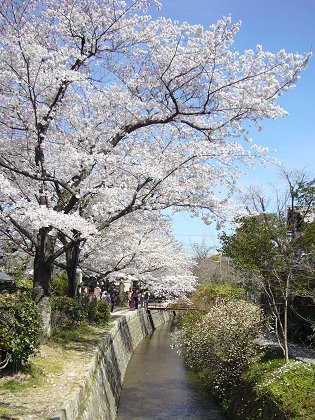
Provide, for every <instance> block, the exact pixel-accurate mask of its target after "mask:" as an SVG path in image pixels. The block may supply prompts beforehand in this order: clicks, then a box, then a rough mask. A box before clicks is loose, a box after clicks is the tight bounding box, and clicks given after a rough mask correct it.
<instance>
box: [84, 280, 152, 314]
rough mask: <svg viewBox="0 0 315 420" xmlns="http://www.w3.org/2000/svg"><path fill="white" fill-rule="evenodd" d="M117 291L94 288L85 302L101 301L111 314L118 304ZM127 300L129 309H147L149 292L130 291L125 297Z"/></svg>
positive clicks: (145, 290)
mask: <svg viewBox="0 0 315 420" xmlns="http://www.w3.org/2000/svg"><path fill="white" fill-rule="evenodd" d="M118 294H119V293H118V290H117V289H116V287H115V286H112V287H111V288H110V289H109V290H103V291H102V290H101V289H100V288H99V287H96V288H95V289H94V291H93V292H90V293H89V294H88V295H87V297H86V298H87V302H88V303H91V302H93V301H98V300H102V301H104V302H106V303H107V304H108V306H109V307H110V311H111V312H113V310H114V308H115V305H116V304H117V302H118ZM125 296H126V297H127V299H128V304H129V308H130V309H138V308H147V307H148V304H149V298H150V292H149V290H148V289H142V290H140V289H130V290H129V292H128V293H127V294H126V295H125Z"/></svg>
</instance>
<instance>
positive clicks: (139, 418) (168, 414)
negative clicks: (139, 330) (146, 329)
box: [117, 323, 225, 420]
mask: <svg viewBox="0 0 315 420" xmlns="http://www.w3.org/2000/svg"><path fill="white" fill-rule="evenodd" d="M175 328H176V326H175V325H174V324H173V323H167V324H164V325H162V326H161V327H159V328H157V329H156V330H155V331H153V333H152V334H150V335H149V336H148V337H146V338H145V339H144V340H143V341H142V342H141V343H140V344H139V346H138V347H137V348H136V350H135V352H134V355H133V356H132V359H131V360H130V362H129V365H128V368H127V371H126V375H125V379H124V383H123V389H122V393H121V398H120V402H119V407H118V414H117V419H118V420H163V419H168V420H184V419H186V418H189V419H192V420H208V419H209V420H211V419H213V420H222V419H225V417H224V416H223V414H222V413H221V411H220V409H219V408H218V406H217V405H216V403H215V401H214V400H213V398H212V397H211V395H209V393H207V392H206V391H205V390H204V389H203V388H202V387H201V385H200V382H199V381H198V378H197V376H196V374H195V373H194V372H193V371H192V370H191V369H189V368H188V367H187V366H186V365H185V363H184V360H183V358H182V357H181V356H179V355H178V354H177V353H176V351H175V350H173V349H172V348H171V346H170V345H171V338H170V333H171V332H173V331H174V329H175Z"/></svg>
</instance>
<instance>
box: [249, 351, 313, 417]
mask: <svg viewBox="0 0 315 420" xmlns="http://www.w3.org/2000/svg"><path fill="white" fill-rule="evenodd" d="M244 379H245V380H247V381H249V382H250V383H251V384H252V386H253V388H254V389H255V391H256V392H257V395H258V397H259V398H262V399H265V400H269V401H273V402H274V403H275V404H277V406H278V407H279V408H280V409H281V410H282V411H283V412H284V413H285V414H286V415H287V416H288V418H290V419H313V418H314V413H315V399H314V384H315V365H313V364H310V363H306V362H302V361H298V360H296V361H293V360H292V361H290V362H289V363H287V364H285V363H284V362H283V359H282V358H280V357H279V356H276V357H275V358H274V359H270V360H267V361H261V362H259V363H257V364H255V365H253V366H251V369H250V370H249V371H248V372H247V373H246V375H244Z"/></svg>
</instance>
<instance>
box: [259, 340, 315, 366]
mask: <svg viewBox="0 0 315 420" xmlns="http://www.w3.org/2000/svg"><path fill="white" fill-rule="evenodd" d="M259 344H260V345H262V346H264V347H268V348H271V349H274V350H277V351H279V352H280V351H281V349H280V346H279V344H278V341H277V339H276V337H275V336H273V335H271V334H268V335H265V336H264V337H262V338H261V339H260V340H259ZM288 347H289V355H290V356H293V357H294V358H296V359H297V360H301V361H303V362H308V363H313V364H315V350H312V349H309V348H307V347H304V346H301V345H299V344H294V343H289V345H288Z"/></svg>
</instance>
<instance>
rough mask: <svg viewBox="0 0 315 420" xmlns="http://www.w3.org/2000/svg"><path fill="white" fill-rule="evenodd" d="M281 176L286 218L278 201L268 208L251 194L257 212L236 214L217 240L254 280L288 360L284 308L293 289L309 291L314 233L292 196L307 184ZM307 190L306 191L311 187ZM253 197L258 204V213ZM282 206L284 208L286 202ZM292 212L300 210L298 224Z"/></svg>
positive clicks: (286, 175) (287, 304) (257, 195)
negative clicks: (228, 229) (284, 183)
mask: <svg viewBox="0 0 315 420" xmlns="http://www.w3.org/2000/svg"><path fill="white" fill-rule="evenodd" d="M285 177H286V179H287V181H288V194H287V201H288V203H289V204H290V207H289V210H290V211H291V212H290V214H289V218H287V214H286V213H285V211H283V210H281V208H280V207H278V212H277V213H267V212H266V211H265V210H266V206H265V205H264V204H265V200H264V198H263V196H262V195H259V194H255V195H253V194H252V195H251V198H252V200H253V202H254V204H255V205H254V208H255V211H256V215H252V216H248V217H243V218H240V219H238V220H237V227H236V229H235V233H233V234H231V235H227V234H225V233H223V234H222V236H221V241H222V252H223V254H224V255H226V256H229V257H230V258H232V260H233V264H234V265H235V266H236V267H238V268H240V269H242V270H247V272H251V273H252V275H254V276H252V278H253V277H254V278H255V279H256V280H258V281H256V286H257V287H259V288H260V289H261V290H262V291H263V293H264V296H265V297H267V302H268V304H269V306H270V309H271V312H272V314H273V316H274V319H275V326H276V331H277V336H278V339H279V344H280V345H281V347H282V349H283V353H284V356H285V360H286V362H288V360H289V355H288V311H289V305H290V303H291V301H292V294H293V293H301V292H302V291H303V292H302V293H303V294H305V293H307V294H308V296H313V291H312V286H311V285H310V279H314V263H313V262H314V254H313V249H314V242H313V239H314V236H313V235H312V232H313V224H312V223H307V222H305V215H306V213H298V211H301V209H300V208H299V207H297V202H298V201H297V199H298V198H299V197H302V196H303V197H305V194H306V190H304V187H305V185H306V184H305V183H304V182H303V183H302V182H301V181H300V180H299V179H300V178H299V177H298V178H297V177H296V176H295V177H294V176H293V175H292V173H289V172H285ZM301 185H302V186H303V187H301ZM300 187H301V188H302V190H301V191H300V189H299V188H300ZM252 192H253V190H252ZM256 193H257V190H256ZM308 193H309V194H310V195H311V194H312V190H311V189H310V190H308ZM303 200H304V198H303ZM308 200H309V198H308ZM257 202H259V203H260V205H261V207H260V210H263V211H262V212H261V213H260V214H258V215H257V210H259V206H258V205H257ZM282 208H284V209H285V210H286V209H287V207H286V206H282ZM308 211H309V208H308ZM294 214H300V216H301V221H299V222H298V224H297V220H298V219H297V218H296V217H295V216H294ZM299 220H300V219H299Z"/></svg>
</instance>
